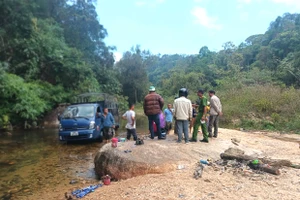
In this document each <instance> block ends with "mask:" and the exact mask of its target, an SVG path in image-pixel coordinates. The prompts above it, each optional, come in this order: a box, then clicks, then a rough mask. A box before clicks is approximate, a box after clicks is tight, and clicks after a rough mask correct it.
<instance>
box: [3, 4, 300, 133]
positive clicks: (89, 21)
mask: <svg viewBox="0 0 300 200" xmlns="http://www.w3.org/2000/svg"><path fill="white" fill-rule="evenodd" d="M96 3H97V1H96V0H71V1H70V0H52V1H48V0H2V1H1V2H0V18H1V21H0V127H1V126H2V127H3V126H4V127H5V126H6V125H7V124H8V123H9V122H10V123H12V124H13V125H15V124H19V123H22V122H24V121H35V120H38V119H40V118H41V117H43V115H44V114H45V113H47V112H48V111H50V110H52V109H53V108H54V107H55V106H56V105H57V103H60V102H70V101H71V99H72V97H73V96H74V95H77V94H80V93H86V92H106V93H110V94H114V95H116V96H117V97H118V98H119V100H120V106H121V108H122V109H126V104H127V102H126V101H129V102H134V103H137V104H138V105H140V102H141V101H142V100H143V97H144V96H145V94H146V93H147V88H148V87H149V86H150V85H154V86H155V87H156V88H157V92H158V93H160V94H161V95H162V96H163V97H164V99H165V101H166V103H172V102H173V99H174V97H175V96H177V92H178V89H179V88H181V87H187V88H188V89H189V91H190V95H189V98H190V99H192V100H193V101H194V100H196V98H197V97H196V91H197V89H199V88H203V89H204V90H206V91H207V90H208V89H215V90H216V91H217V95H218V96H220V97H221V99H222V101H223V105H224V117H223V118H222V123H223V125H224V126H237V127H241V126H242V127H245V128H258V129H280V130H283V129H285V130H299V124H300V123H299V122H300V103H298V102H299V101H298V99H299V98H300V92H299V87H300V68H299V66H300V15H299V14H289V13H287V14H284V15H283V16H282V17H278V18H277V19H276V20H275V21H274V22H272V23H271V24H270V27H269V28H268V30H267V31H266V32H265V34H259V35H253V36H250V37H248V38H247V39H246V40H245V42H243V43H242V44H239V45H238V46H236V45H235V44H233V43H232V42H226V43H225V44H224V45H223V49H222V50H220V51H219V52H213V51H210V50H209V48H208V47H207V46H204V47H201V48H200V49H199V54H197V55H178V54H176V55H153V54H151V53H150V52H149V51H145V50H141V48H140V47H139V46H136V47H133V48H132V49H131V50H130V51H127V52H125V53H124V54H123V57H122V59H121V60H120V61H119V62H117V63H116V64H114V58H113V53H112V52H113V51H114V49H115V48H114V47H109V46H107V45H106V44H105V43H104V39H105V37H106V36H107V31H106V29H105V28H104V27H103V25H101V24H100V23H99V19H98V15H97V13H96V9H95V4H96Z"/></svg>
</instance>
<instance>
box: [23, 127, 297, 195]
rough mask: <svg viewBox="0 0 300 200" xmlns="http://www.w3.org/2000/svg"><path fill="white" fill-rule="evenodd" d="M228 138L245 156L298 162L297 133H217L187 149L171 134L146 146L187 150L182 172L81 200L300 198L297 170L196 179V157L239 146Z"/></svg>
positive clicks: (50, 191) (116, 185) (118, 185)
mask: <svg viewBox="0 0 300 200" xmlns="http://www.w3.org/2000/svg"><path fill="white" fill-rule="evenodd" d="M232 138H237V139H240V140H241V142H240V143H239V146H238V148H241V149H243V150H244V151H245V152H246V153H247V154H249V155H257V156H268V157H271V158H280V159H288V160H290V161H292V162H293V163H295V164H300V135H289V134H280V133H269V132H242V131H236V130H227V129H220V133H219V137H218V138H217V139H211V140H210V143H208V144H204V143H200V142H197V143H192V144H188V145H186V144H184V143H182V144H176V143H175V139H176V136H172V135H171V136H169V138H168V141H157V140H153V141H151V140H149V142H160V143H164V142H166V143H169V144H168V145H170V146H173V147H174V148H175V147H176V148H175V149H176V150H175V151H174V154H176V151H184V152H186V153H187V155H189V156H190V160H189V161H188V162H187V161H186V160H185V161H183V162H182V163H179V164H182V165H184V169H181V170H175V171H172V172H168V173H165V174H148V175H145V176H140V177H135V178H131V179H127V180H122V181H118V182H112V183H111V184H110V185H109V186H103V187H101V188H98V189H97V190H95V192H93V193H90V194H88V195H87V196H85V197H84V198H83V199H86V200H96V199H97V200H98V199H128V200H129V199H130V200H131V199H233V200H235V199H237V200H240V199H247V200H248V199H249V200H251V199H255V200H259V199H300V170H299V169H293V168H287V167H284V168H282V169H281V170H280V171H281V175H279V176H275V175H271V174H256V173H250V172H234V171H232V170H226V171H224V172H222V170H217V169H215V168H213V167H210V166H207V167H205V168H204V171H203V176H202V178H200V179H198V180H195V179H194V178H193V173H194V170H195V168H196V163H197V162H198V161H199V159H206V158H211V159H213V160H217V159H218V158H219V155H220V153H222V152H223V151H224V150H225V149H227V148H228V147H237V146H236V145H234V144H233V143H231V139H232ZM198 139H201V138H198ZM146 142H148V140H147V141H146ZM170 149H172V148H171V147H170ZM91 183H92V182H82V183H81V184H80V185H76V186H71V185H64V186H62V185H57V187H55V188H47V189H45V190H44V191H40V192H39V193H36V194H34V195H32V196H29V197H24V199H47V200H48V199H58V200H59V199H65V197H64V193H65V192H70V191H72V190H73V189H75V188H76V187H78V188H82V187H86V186H88V184H91ZM95 183H96V182H95Z"/></svg>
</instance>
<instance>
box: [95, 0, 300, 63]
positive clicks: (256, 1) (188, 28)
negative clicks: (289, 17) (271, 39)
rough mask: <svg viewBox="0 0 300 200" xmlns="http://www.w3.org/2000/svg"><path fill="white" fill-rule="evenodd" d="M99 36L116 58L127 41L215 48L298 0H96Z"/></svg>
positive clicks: (262, 28) (191, 50) (160, 48)
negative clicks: (102, 33) (103, 30)
mask: <svg viewBox="0 0 300 200" xmlns="http://www.w3.org/2000/svg"><path fill="white" fill-rule="evenodd" d="M96 7H97V13H98V15H99V21H100V23H101V24H102V25H103V26H104V27H105V28H106V29H107V32H108V36H107V37H106V38H105V39H104V42H105V43H106V44H107V45H109V46H115V47H116V48H117V50H116V51H115V52H114V54H115V58H116V60H119V59H120V58H121V56H122V54H123V53H124V52H125V51H128V50H130V48H131V47H132V46H135V45H140V46H141V49H145V50H149V51H150V52H151V53H153V54H176V53H177V54H197V53H198V52H199V50H200V48H201V47H203V46H207V47H208V48H209V49H210V50H211V51H219V50H221V49H222V45H223V44H224V43H225V42H229V41H231V42H233V43H234V44H235V45H236V46H238V45H239V44H240V43H242V42H243V41H245V39H247V38H248V37H249V36H251V35H255V34H263V33H265V32H266V31H267V29H268V27H269V25H270V23H271V22H272V21H274V20H275V19H276V18H277V17H278V16H282V15H283V14H284V13H287V12H289V13H299V12H300V0H98V1H97V5H96Z"/></svg>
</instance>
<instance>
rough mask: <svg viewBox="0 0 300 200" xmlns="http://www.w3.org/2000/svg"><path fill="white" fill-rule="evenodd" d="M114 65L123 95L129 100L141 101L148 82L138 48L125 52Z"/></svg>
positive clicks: (141, 55)
mask: <svg viewBox="0 0 300 200" xmlns="http://www.w3.org/2000/svg"><path fill="white" fill-rule="evenodd" d="M116 67H117V69H118V70H119V71H120V77H121V84H122V85H123V95H124V96H128V98H129V102H133V103H136V102H140V101H142V99H143V96H144V95H145V92H146V91H147V90H146V89H147V86H148V85H149V83H148V77H147V73H146V66H145V63H144V60H143V54H142V51H141V50H140V48H139V47H138V46H137V47H136V48H135V49H131V51H127V52H125V53H124V54H123V57H122V59H121V60H120V61H119V62H118V63H117V65H116Z"/></svg>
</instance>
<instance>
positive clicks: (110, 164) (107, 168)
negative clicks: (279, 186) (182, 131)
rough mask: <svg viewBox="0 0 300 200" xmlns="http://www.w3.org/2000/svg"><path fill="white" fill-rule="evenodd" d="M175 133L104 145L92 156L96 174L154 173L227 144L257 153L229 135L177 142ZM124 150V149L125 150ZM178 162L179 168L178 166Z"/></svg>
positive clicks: (203, 156)
mask: <svg viewBox="0 0 300 200" xmlns="http://www.w3.org/2000/svg"><path fill="white" fill-rule="evenodd" d="M176 139H177V136H174V135H168V138H167V140H150V139H148V140H145V141H144V142H145V144H144V145H135V144H134V142H133V141H129V142H124V143H120V142H119V143H118V147H117V148H113V147H111V144H106V145H104V146H103V147H102V148H101V149H100V150H99V152H97V154H96V156H95V160H94V163H95V171H96V173H97V175H98V176H99V177H102V176H103V175H107V174H108V175H110V176H111V177H112V178H113V179H115V180H119V179H127V178H131V177H135V176H139V175H145V174H158V173H165V172H169V171H172V170H176V169H177V168H178V165H183V166H185V167H188V166H191V164H195V163H196V162H199V160H200V159H207V158H210V159H213V160H217V159H220V153H222V152H224V151H225V150H226V149H228V148H229V147H232V148H238V149H240V150H241V152H243V153H244V154H245V156H246V155H249V156H255V157H258V156H259V155H261V154H262V152H261V151H259V150H255V149H251V148H247V146H245V145H244V144H243V141H242V142H241V143H239V146H238V147H237V146H236V145H234V144H232V142H231V140H230V139H231V138H229V137H228V138H226V139H222V138H218V139H214V140H211V141H210V143H208V144H206V143H200V142H197V143H190V144H188V145H186V144H184V143H182V144H177V143H176V142H175V141H176ZM130 151H131V152H130ZM126 152H127V153H126ZM181 167H182V166H180V167H179V168H181Z"/></svg>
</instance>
